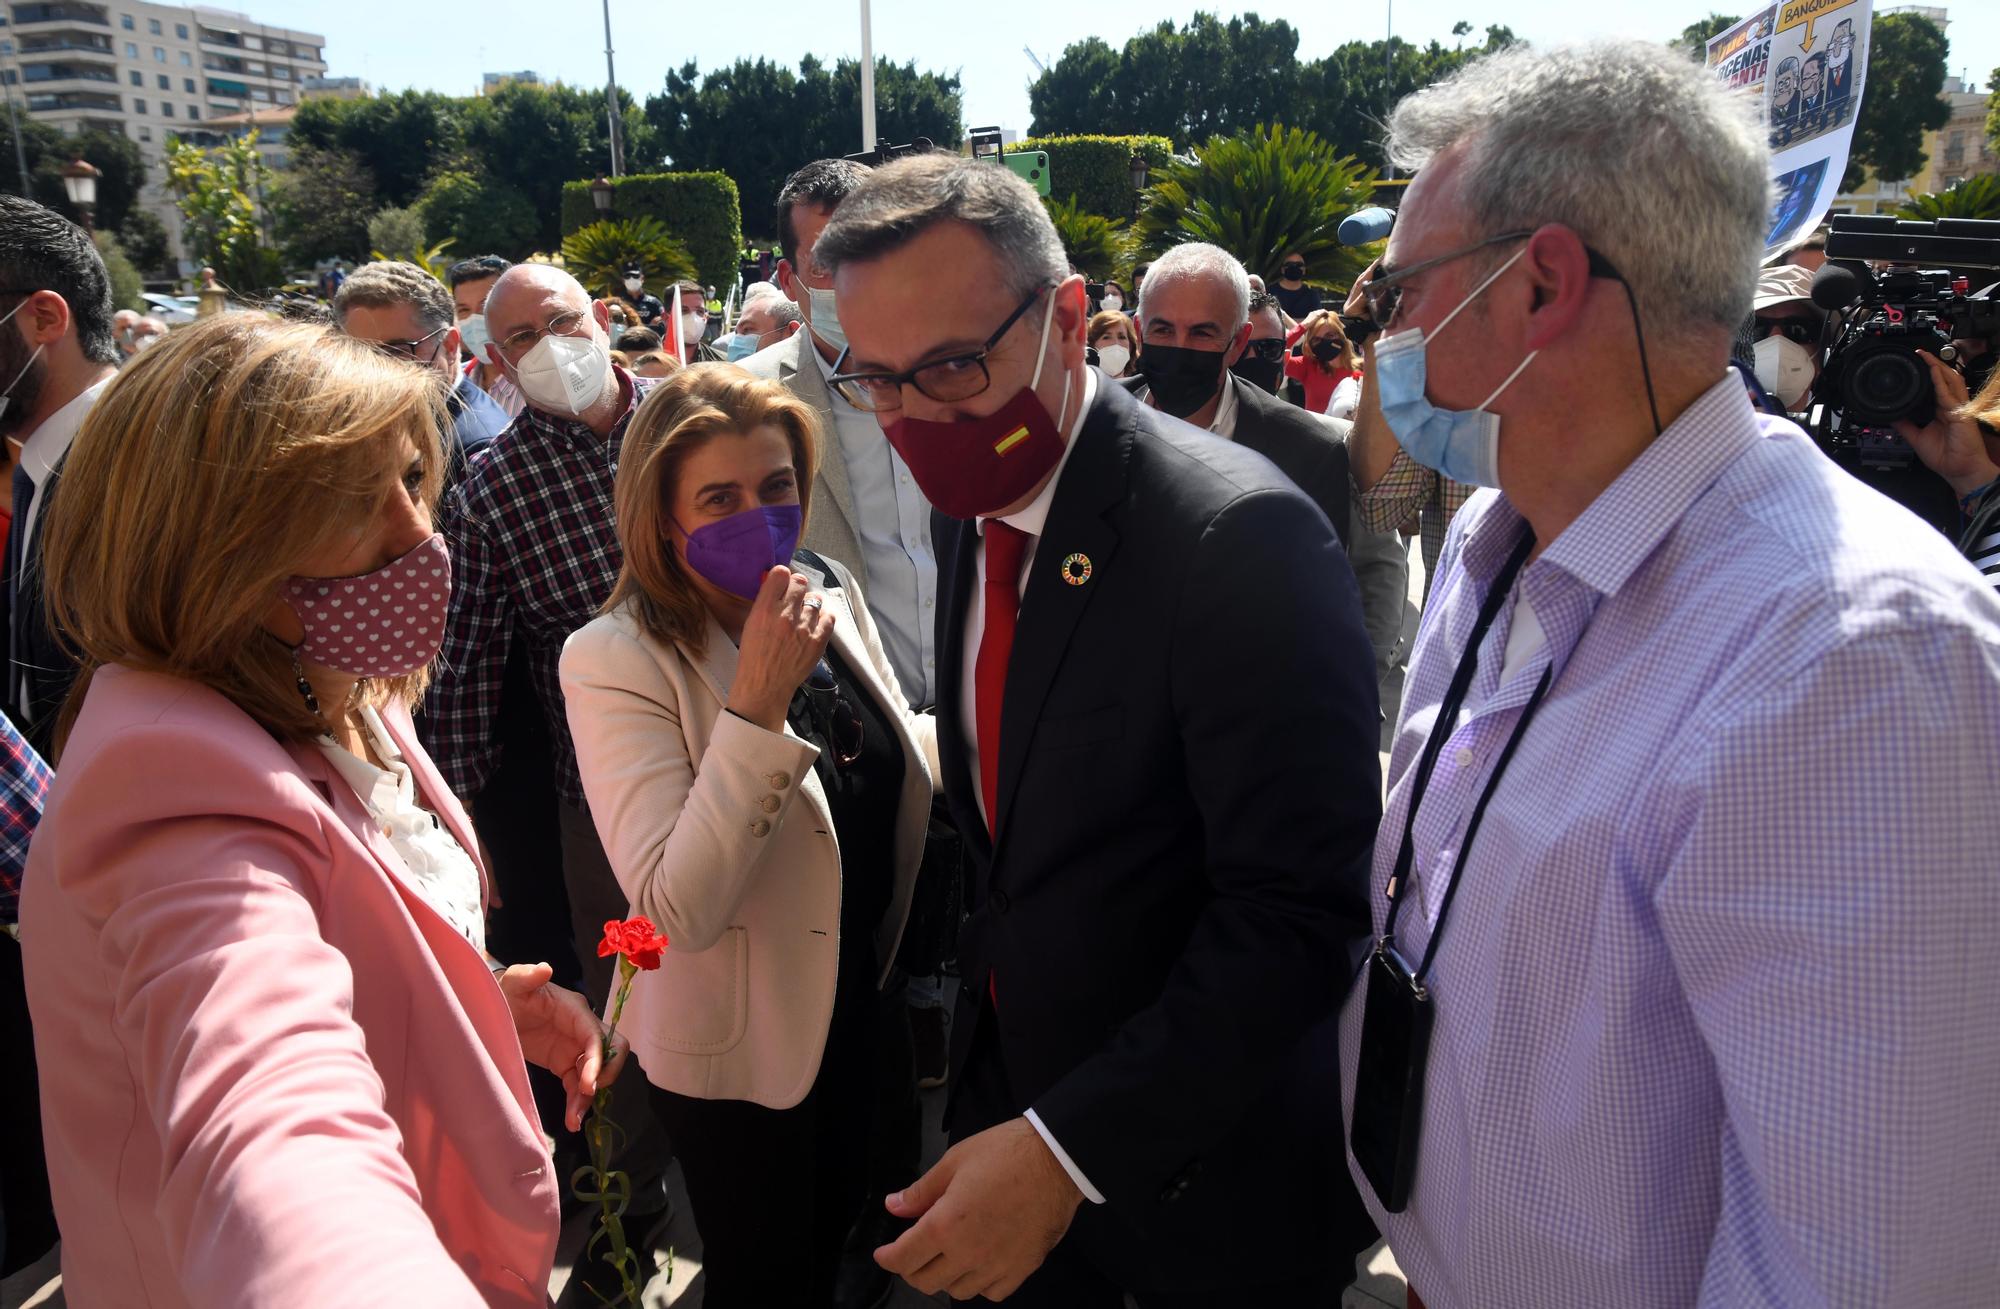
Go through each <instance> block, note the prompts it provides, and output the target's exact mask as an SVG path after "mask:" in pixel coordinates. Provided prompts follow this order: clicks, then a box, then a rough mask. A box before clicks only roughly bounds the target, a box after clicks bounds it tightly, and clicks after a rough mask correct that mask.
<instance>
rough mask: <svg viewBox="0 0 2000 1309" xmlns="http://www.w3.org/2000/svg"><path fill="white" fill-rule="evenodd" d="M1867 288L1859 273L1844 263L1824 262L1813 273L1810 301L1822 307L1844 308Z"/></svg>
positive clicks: (1857, 298)
mask: <svg viewBox="0 0 2000 1309" xmlns="http://www.w3.org/2000/svg"><path fill="white" fill-rule="evenodd" d="M1866 289H1867V284H1866V283H1865V282H1863V281H1862V279H1861V275H1860V274H1859V273H1857V272H1855V271H1854V270H1853V269H1852V268H1849V267H1847V266H1846V265H1845V264H1826V265H1824V266H1823V267H1822V268H1821V269H1820V270H1819V272H1818V273H1816V274H1814V275H1813V284H1812V302H1813V303H1814V304H1816V305H1818V306H1819V307H1820V308H1822V309H1845V308H1847V306H1849V305H1851V304H1853V303H1854V302H1855V301H1856V300H1859V299H1860V298H1861V293H1862V292H1863V291H1864V290H1866Z"/></svg>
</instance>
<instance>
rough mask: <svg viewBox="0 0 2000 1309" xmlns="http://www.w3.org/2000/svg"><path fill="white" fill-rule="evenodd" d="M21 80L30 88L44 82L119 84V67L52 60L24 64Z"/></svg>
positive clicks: (68, 60) (67, 60)
mask: <svg viewBox="0 0 2000 1309" xmlns="http://www.w3.org/2000/svg"><path fill="white" fill-rule="evenodd" d="M21 80H22V81H23V82H26V83H27V84H28V85H30V86H35V85H38V84H40V83H43V82H109V83H111V84H112V85H113V86H116V85H117V84H118V67H117V65H115V64H86V63H80V62H78V61H76V60H70V59H63V60H52V61H50V62H48V63H35V64H31V63H26V62H24V63H22V65H21Z"/></svg>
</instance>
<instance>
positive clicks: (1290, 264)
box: [1272, 250, 1320, 326]
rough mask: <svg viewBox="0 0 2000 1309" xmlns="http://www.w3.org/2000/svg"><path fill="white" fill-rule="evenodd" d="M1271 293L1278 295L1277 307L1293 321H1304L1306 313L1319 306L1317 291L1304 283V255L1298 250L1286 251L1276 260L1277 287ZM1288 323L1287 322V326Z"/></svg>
mask: <svg viewBox="0 0 2000 1309" xmlns="http://www.w3.org/2000/svg"><path fill="white" fill-rule="evenodd" d="M1272 294H1274V295H1276V296H1277V297H1278V308H1280V309H1282V310H1284V311H1285V316H1286V317H1287V318H1289V319H1291V320H1292V322H1295V323H1302V322H1304V321H1305V318H1306V315H1307V314H1309V313H1311V312H1312V311H1313V310H1315V309H1317V308H1319V299H1320V297H1319V292H1318V291H1316V290H1314V289H1313V288H1312V287H1310V286H1307V285H1306V257H1305V256H1304V255H1302V254H1300V253H1299V252H1298V251H1296V250H1293V251H1288V252H1287V253H1286V254H1285V257H1284V258H1283V259H1281V260H1279V261H1278V289H1277V290H1276V291H1274V292H1272ZM1289 325H1290V324H1287V326H1289Z"/></svg>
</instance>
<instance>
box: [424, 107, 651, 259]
mask: <svg viewBox="0 0 2000 1309" xmlns="http://www.w3.org/2000/svg"><path fill="white" fill-rule="evenodd" d="M618 95H619V101H620V105H621V107H622V109H623V114H622V129H623V132H624V142H625V165H626V169H627V171H630V172H644V171H648V170H650V169H651V168H653V167H654V166H655V162H656V161H657V160H658V158H659V146H658V143H657V140H656V137H655V134H654V131H653V128H652V126H651V125H650V124H649V123H648V122H647V120H646V116H645V115H644V114H643V113H642V112H640V110H639V109H638V107H637V106H636V105H634V104H633V103H632V99H631V97H630V96H629V95H627V94H626V93H625V91H624V90H623V89H622V88H621V89H620V91H619V93H618ZM464 131H465V153H464V155H463V157H462V159H461V160H460V161H459V162H458V163H457V164H455V165H454V166H458V167H462V166H464V164H463V161H464V160H476V161H478V162H479V164H480V165H481V166H483V168H484V170H485V174H486V176H487V177H488V178H490V179H491V180H492V181H494V182H496V183H499V184H500V185H502V186H504V187H507V188H508V189H510V190H512V191H513V192H514V193H515V194H517V195H519V196H520V197H521V198H522V199H523V200H524V201H525V202H526V203H527V206H528V209H529V211H530V212H531V213H532V214H533V215H534V232H533V237H532V240H531V241H530V244H531V245H532V247H533V248H534V249H537V250H553V249H555V248H556V246H557V245H558V244H559V243H560V241H561V240H562V187H563V183H564V182H569V181H574V180H576V179H577V178H587V177H594V176H596V175H597V174H599V173H603V172H608V171H610V168H611V138H610V127H609V125H608V124H607V121H606V119H605V114H604V96H603V93H602V92H598V91H582V90H578V89H576V88H574V87H569V86H563V85H560V84H558V85H555V86H529V85H527V84H525V83H520V82H514V83H510V84H508V85H507V86H503V87H501V88H500V89H499V90H498V91H496V92H494V93H493V94H492V95H490V96H481V97H479V98H477V99H474V100H469V101H467V102H465V108H464Z"/></svg>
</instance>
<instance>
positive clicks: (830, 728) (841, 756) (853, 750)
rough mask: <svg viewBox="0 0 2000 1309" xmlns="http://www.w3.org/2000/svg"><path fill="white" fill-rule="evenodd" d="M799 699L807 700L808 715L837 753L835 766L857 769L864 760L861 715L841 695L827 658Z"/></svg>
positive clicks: (818, 665)
mask: <svg viewBox="0 0 2000 1309" xmlns="http://www.w3.org/2000/svg"><path fill="white" fill-rule="evenodd" d="M799 697H800V698H801V699H803V700H804V701H805V707H806V716H807V717H808V718H809V719H810V720H811V722H812V725H813V727H814V728H815V729H816V730H817V731H818V732H819V734H820V736H821V737H823V738H824V739H825V741H826V744H827V748H828V749H830V750H831V751H832V752H833V762H834V765H835V766H836V767H839V768H851V767H853V765H854V761H855V760H857V759H859V758H860V757H861V737H862V733H861V715H860V714H859V713H858V712H856V711H855V708H854V706H853V704H851V703H850V702H849V701H848V699H847V696H846V695H844V694H843V693H842V692H841V689H840V683H839V682H838V681H836V680H835V679H834V676H833V668H832V666H831V665H830V664H828V663H827V662H826V660H825V659H821V660H820V661H819V662H818V663H816V664H814V665H813V670H812V671H811V672H810V673H807V674H806V680H805V682H804V683H803V684H802V685H801V686H800V687H799Z"/></svg>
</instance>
